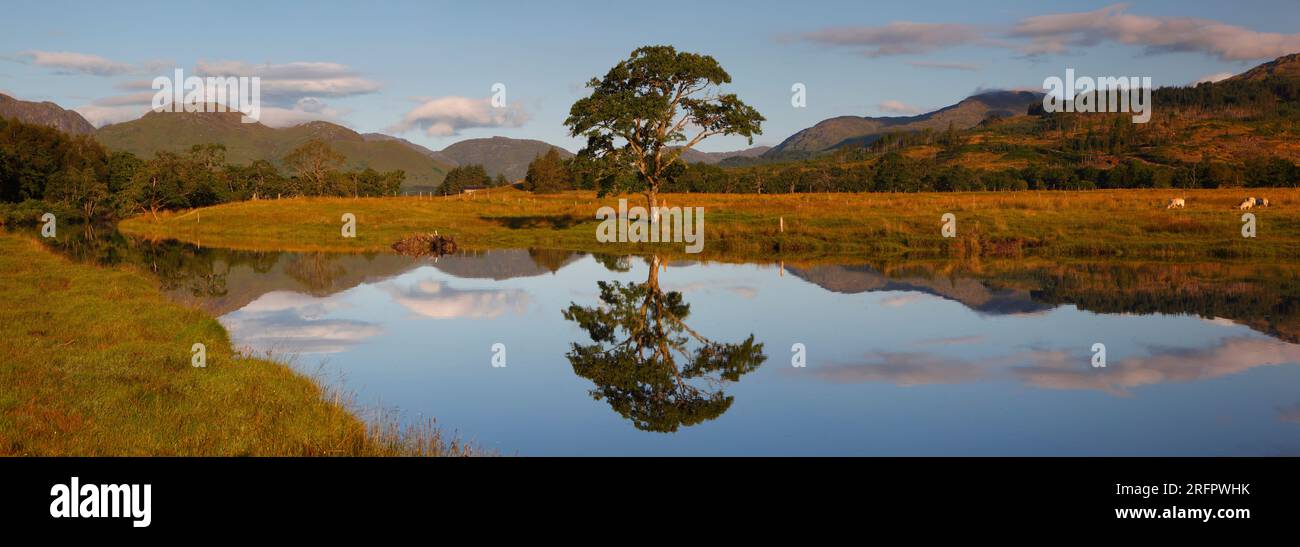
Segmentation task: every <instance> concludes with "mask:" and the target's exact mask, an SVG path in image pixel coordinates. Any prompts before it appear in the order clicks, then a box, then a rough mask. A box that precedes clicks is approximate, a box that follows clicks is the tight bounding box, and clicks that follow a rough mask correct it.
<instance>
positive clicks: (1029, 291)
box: [43, 226, 1300, 342]
mask: <svg viewBox="0 0 1300 547" xmlns="http://www.w3.org/2000/svg"><path fill="white" fill-rule="evenodd" d="M43 241H45V242H46V243H47V244H48V245H50V246H51V247H52V248H54V249H56V250H58V251H60V252H62V253H63V254H66V255H68V256H70V257H73V258H75V259H78V260H82V261H91V262H96V263H100V264H108V265H115V264H133V265H136V266H138V267H140V268H141V269H143V270H145V271H149V272H151V273H153V274H154V275H155V276H156V277H157V278H158V279H159V282H160V284H161V286H162V288H163V290H164V291H165V292H167V293H168V294H169V295H170V296H172V297H173V298H175V299H177V300H180V301H182V302H185V303H187V304H191V305H195V306H198V307H201V308H202V309H204V310H206V311H208V312H211V313H213V314H215V315H224V314H226V313H229V312H230V311H233V310H237V309H240V308H242V307H244V306H246V305H248V304H249V303H250V302H253V301H254V300H256V299H257V298H258V297H260V296H261V295H264V294H267V293H269V292H272V291H293V292H302V293H306V294H311V295H315V296H325V295H329V294H334V293H337V292H339V291H342V290H346V289H349V288H352V287H356V286H358V285H360V284H362V283H371V282H378V281H383V280H386V279H389V278H392V277H395V276H397V275H400V274H402V273H405V272H407V271H410V270H412V269H414V268H417V267H421V266H432V267H434V268H437V269H438V270H441V271H443V272H445V273H447V274H450V275H452V276H455V277H460V278H466V279H490V280H497V281H499V280H505V279H513V278H520V277H530V276H541V275H546V274H553V273H556V272H558V271H559V270H560V269H562V268H564V267H566V266H568V265H569V264H573V263H575V262H577V261H578V260H580V259H581V258H582V257H583V256H585V255H584V253H578V252H569V251H555V250H538V249H533V250H523V249H514V250H492V251H479V252H466V253H462V254H458V255H450V256H443V257H441V258H411V257H405V256H399V255H396V254H324V253H278V252H252V251H234V250H227V249H213V248H201V247H197V246H194V245H190V244H185V243H178V242H174V241H165V242H152V241H147V240H135V239H132V238H127V237H123V236H122V235H120V234H119V233H118V232H116V231H115V230H114V229H113V228H112V227H96V226H72V227H68V228H67V229H63V230H60V236H59V238H57V239H55V240H52V241H50V240H43ZM593 258H594V259H595V260H596V261H597V262H598V263H600V264H601V265H603V266H604V267H605V268H606V269H608V270H610V271H611V272H625V271H628V269H629V268H630V267H631V264H632V262H633V259H632V258H631V257H626V256H613V255H594V256H593ZM661 263H662V262H661ZM682 264H692V263H691V262H682ZM786 270H787V271H789V272H791V273H792V274H793V275H794V276H796V277H798V278H801V279H803V280H805V281H807V282H809V283H813V284H815V285H817V286H819V287H821V288H823V289H826V290H828V291H831V292H836V293H844V294H856V293H864V292H874V291H897V292H903V293H906V294H903V295H901V296H897V297H892V298H890V299H888V300H887V301H885V302H883V304H885V305H887V306H902V305H906V304H908V303H909V302H911V301H913V300H915V299H917V298H918V295H931V296H934V297H938V298H944V299H948V300H952V301H956V302H959V303H961V304H963V305H964V306H966V307H968V308H970V309H971V310H974V311H977V312H979V313H983V314H988V315H1004V314H1024V313H1037V312H1041V311H1044V310H1047V309H1050V308H1053V307H1057V306H1061V305H1074V306H1077V307H1078V308H1079V309H1082V310H1086V311H1092V312H1097V313H1137V314H1152V313H1162V314H1195V315H1199V316H1201V317H1205V318H1207V319H1227V320H1231V321H1233V322H1235V323H1239V324H1243V325H1246V326H1249V327H1250V328H1252V329H1254V330H1256V331H1259V332H1263V333H1266V334H1268V335H1270V336H1274V337H1278V338H1281V339H1283V340H1287V341H1291V342H1300V266H1297V265H1293V264H1228V263H1224V264H1220V263H1195V264H1176V263H1126V262H1107V261H1099V262H1078V263H1057V262H1045V261H1036V262H1034V261H1023V260H1015V261H986V262H983V263H980V264H977V265H974V266H971V265H968V264H965V263H960V262H957V263H942V262H917V263H905V264H895V265H889V264H879V265H876V264H855V265H820V264H819V265H809V266H791V267H787V268H786Z"/></svg>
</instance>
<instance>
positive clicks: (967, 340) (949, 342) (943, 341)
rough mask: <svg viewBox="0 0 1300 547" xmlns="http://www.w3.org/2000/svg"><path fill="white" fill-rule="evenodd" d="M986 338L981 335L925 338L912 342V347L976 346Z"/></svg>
mask: <svg viewBox="0 0 1300 547" xmlns="http://www.w3.org/2000/svg"><path fill="white" fill-rule="evenodd" d="M985 339H986V337H985V336H984V335H982V334H978V335H971V336H953V337H950V338H927V339H925V340H917V341H915V342H912V345H914V346H961V345H966V344H978V343H980V342H983V341H984V340H985Z"/></svg>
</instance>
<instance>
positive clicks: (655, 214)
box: [645, 186, 659, 226]
mask: <svg viewBox="0 0 1300 547" xmlns="http://www.w3.org/2000/svg"><path fill="white" fill-rule="evenodd" d="M658 196H659V192H658V190H657V189H656V188H655V187H654V186H651V187H650V189H649V190H646V193H645V198H646V202H647V203H649V204H650V207H649V208H648V209H646V211H648V212H649V213H650V225H651V226H655V225H657V224H659V201H658Z"/></svg>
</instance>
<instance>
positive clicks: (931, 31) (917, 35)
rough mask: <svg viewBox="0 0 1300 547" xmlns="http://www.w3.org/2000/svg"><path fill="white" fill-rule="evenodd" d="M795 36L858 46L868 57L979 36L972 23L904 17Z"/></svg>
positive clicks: (927, 48) (923, 49)
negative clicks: (939, 21) (869, 25)
mask: <svg viewBox="0 0 1300 547" xmlns="http://www.w3.org/2000/svg"><path fill="white" fill-rule="evenodd" d="M795 38H796V39H797V40H801V41H804V42H811V43H815V44H821V45H826V46H839V47H853V48H860V49H862V53H863V55H866V56H868V57H884V56H889V55H906V54H913V53H927V52H931V51H935V50H939V49H944V48H949V47H954V46H959V45H965V44H971V43H976V42H979V41H981V40H982V37H981V32H980V30H979V28H978V27H976V26H974V25H965V24H957V23H912V22H908V21H896V22H893V23H889V24H888V25H884V26H874V27H868V26H862V27H828V28H824V29H820V30H815V31H812V32H805V33H803V34H800V35H798V36H797V37H795Z"/></svg>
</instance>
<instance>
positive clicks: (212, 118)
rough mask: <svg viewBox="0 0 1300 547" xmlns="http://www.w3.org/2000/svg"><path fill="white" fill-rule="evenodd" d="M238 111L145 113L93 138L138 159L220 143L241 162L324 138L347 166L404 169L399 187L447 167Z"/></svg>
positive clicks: (357, 137) (323, 129) (325, 129)
mask: <svg viewBox="0 0 1300 547" xmlns="http://www.w3.org/2000/svg"><path fill="white" fill-rule="evenodd" d="M239 118H240V114H239V113H238V112H150V113H148V114H145V115H144V116H143V117H141V118H140V119H138V120H132V121H129V122H123V123H118V124H112V125H107V126H104V127H101V128H100V129H99V130H98V131H95V138H96V139H98V140H99V141H100V142H101V143H103V144H104V146H107V147H108V148H109V149H110V150H124V151H127V152H131V153H133V154H135V155H137V156H140V157H142V158H150V157H153V155H154V154H155V153H157V152H159V151H172V152H182V151H185V150H188V149H189V148H190V147H191V146H193V145H195V144H223V145H225V146H226V159H227V161H230V162H231V163H238V164H247V163H251V162H253V161H254V160H259V159H260V160H267V161H270V162H272V163H274V164H276V165H277V166H280V167H283V164H282V163H281V160H282V159H283V158H284V156H285V155H286V154H288V153H289V152H290V151H292V150H293V149H294V148H297V147H298V146H301V145H302V144H303V143H305V142H307V141H309V140H311V139H320V140H323V141H325V142H326V143H328V144H329V145H330V147H331V148H333V149H334V150H335V151H337V152H339V153H341V154H343V156H344V157H345V158H347V160H346V161H347V164H346V167H347V168H349V169H364V168H366V167H370V168H372V169H375V170H376V171H390V170H393V169H401V170H403V171H405V172H406V181H405V182H404V183H403V185H402V186H403V187H404V188H408V187H412V186H423V187H431V186H434V185H437V184H439V183H441V182H442V179H443V178H444V177H445V176H446V174H447V171H449V170H450V169H451V166H450V165H446V164H443V163H440V162H438V161H437V160H435V159H434V158H431V157H429V156H428V155H425V154H422V153H420V152H419V151H417V150H416V149H414V148H412V146H413V145H412V144H411V143H404V142H400V141H397V140H367V139H366V138H365V137H362V136H361V134H359V133H357V132H356V131H353V130H351V129H348V128H346V127H343V126H341V125H337V124H333V123H329V122H322V121H316V122H309V123H305V124H302V125H296V126H293V127H286V128H281V129H275V128H271V127H267V126H265V125H262V124H260V123H240V121H239Z"/></svg>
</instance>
